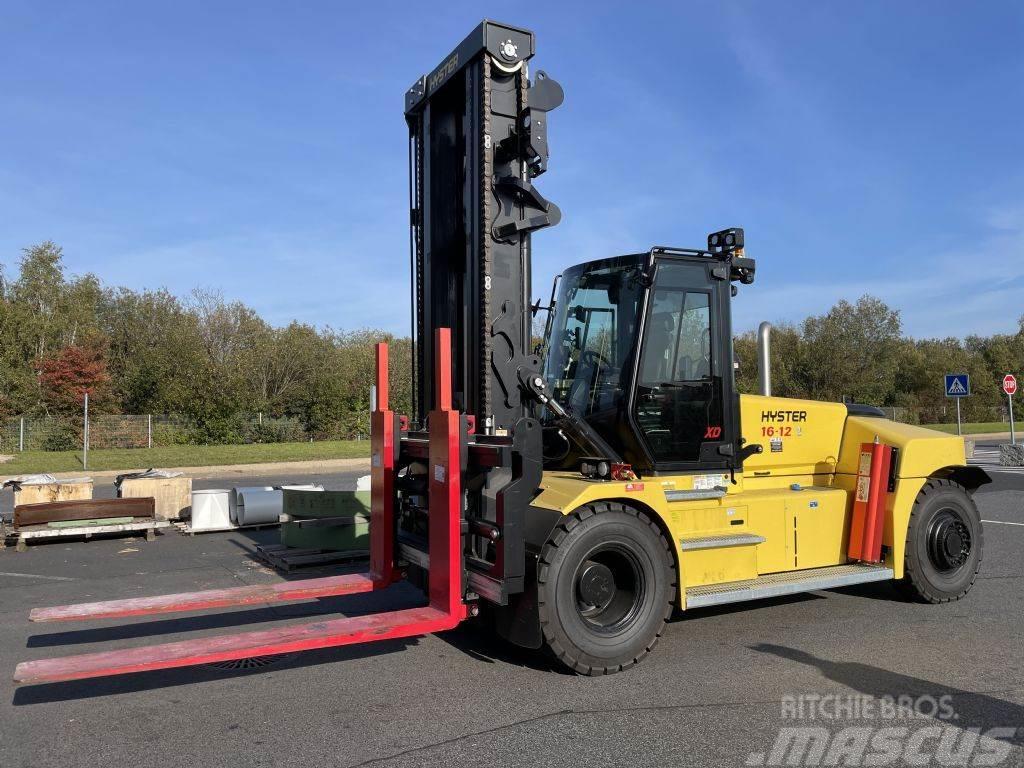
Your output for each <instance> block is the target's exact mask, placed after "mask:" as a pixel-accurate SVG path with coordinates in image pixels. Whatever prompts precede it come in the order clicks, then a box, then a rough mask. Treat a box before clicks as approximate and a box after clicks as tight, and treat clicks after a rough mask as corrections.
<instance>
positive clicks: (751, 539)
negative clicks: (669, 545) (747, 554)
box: [679, 533, 765, 552]
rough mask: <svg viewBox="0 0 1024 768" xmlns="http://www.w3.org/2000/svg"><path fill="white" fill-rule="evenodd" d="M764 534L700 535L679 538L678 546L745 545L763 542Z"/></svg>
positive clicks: (690, 548)
mask: <svg viewBox="0 0 1024 768" xmlns="http://www.w3.org/2000/svg"><path fill="white" fill-rule="evenodd" d="M764 542H765V538H764V536H757V535H756V534H753V533H734V534H725V535H722V536H701V537H699V538H692V539H680V540H679V548H680V549H681V550H683V551H684V552H685V551H688V550H693V549H722V548H724V547H745V546H748V545H750V544H763V543H764Z"/></svg>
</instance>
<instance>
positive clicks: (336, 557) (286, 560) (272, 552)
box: [256, 544, 370, 571]
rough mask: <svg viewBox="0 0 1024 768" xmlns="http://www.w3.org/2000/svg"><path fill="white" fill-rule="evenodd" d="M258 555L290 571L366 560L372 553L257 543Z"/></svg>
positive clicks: (275, 566) (275, 565)
mask: <svg viewBox="0 0 1024 768" xmlns="http://www.w3.org/2000/svg"><path fill="white" fill-rule="evenodd" d="M256 556H257V557H259V558H260V559H261V560H263V562H265V563H267V565H270V566H272V567H274V568H277V569H278V570H279V571H290V570H292V569H293V568H304V567H310V566H314V565H336V564H339V563H352V562H356V561H359V560H366V559H368V558H369V557H370V553H369V552H367V551H365V550H353V551H351V552H336V551H329V550H323V549H295V548H292V547H286V546H285V545H284V544H257V545H256Z"/></svg>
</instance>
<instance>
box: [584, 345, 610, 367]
mask: <svg viewBox="0 0 1024 768" xmlns="http://www.w3.org/2000/svg"><path fill="white" fill-rule="evenodd" d="M580 361H581V362H584V363H586V365H587V366H588V367H595V366H596V365H597V364H598V363H600V364H601V365H604V366H605V367H607V368H611V367H612V361H611V360H609V359H608V358H607V357H605V356H604V355H602V354H601V353H600V352H598V351H597V350H596V349H584V350H583V351H582V352H581V353H580Z"/></svg>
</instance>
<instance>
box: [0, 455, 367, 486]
mask: <svg viewBox="0 0 1024 768" xmlns="http://www.w3.org/2000/svg"><path fill="white" fill-rule="evenodd" d="M146 469H149V467H134V468H131V467H126V468H124V469H103V470H98V471H95V472H92V471H90V470H87V469H80V470H78V471H77V472H54V473H52V474H53V476H54V477H56V478H57V479H58V480H63V479H66V478H70V477H91V478H93V479H113V478H115V477H117V476H118V475H123V474H125V473H127V472H142V471H145V470H146ZM160 469H173V470H175V471H176V472H181V473H182V474H185V475H189V476H191V477H192V478H204V477H222V476H225V475H246V474H268V473H283V474H293V475H316V474H320V473H323V472H343V471H358V470H361V469H362V470H366V471H367V472H369V471H370V459H369V457H367V458H358V459H317V460H314V461H278V462H265V463H261V464H225V465H222V466H210V467H160ZM12 477H18V475H3V476H0V483H3V482H6V481H7V480H9V479H11V478H12Z"/></svg>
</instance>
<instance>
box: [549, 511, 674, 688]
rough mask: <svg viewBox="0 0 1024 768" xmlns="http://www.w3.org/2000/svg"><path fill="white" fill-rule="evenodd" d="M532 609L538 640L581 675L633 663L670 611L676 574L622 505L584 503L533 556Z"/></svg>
mask: <svg viewBox="0 0 1024 768" xmlns="http://www.w3.org/2000/svg"><path fill="white" fill-rule="evenodd" d="M537 592H538V594H537V607H538V611H539V613H540V622H541V629H542V630H543V633H544V640H545V642H546V643H547V645H548V647H549V648H550V650H551V651H552V653H554V655H555V656H556V657H557V658H558V659H559V660H560V661H561V662H562V663H563V664H565V665H566V666H568V667H570V668H572V669H573V670H575V671H576V672H579V673H581V674H585V675H604V674H609V673H612V672H618V671H620V670H622V669H627V668H628V667H631V666H633V665H634V664H636V663H637V662H638V661H640V659H642V658H643V657H644V656H646V655H647V654H648V653H650V651H651V649H653V648H654V646H655V644H656V643H657V642H658V637H659V636H660V635H661V633H662V631H663V629H664V627H665V621H666V620H667V619H668V617H669V615H670V613H671V611H672V601H673V600H674V599H675V594H676V569H675V562H674V560H673V557H672V550H671V549H670V547H669V543H668V542H667V541H666V540H665V537H664V536H662V534H661V531H660V530H659V528H658V527H657V526H656V525H655V524H654V523H653V522H652V521H651V519H650V518H649V517H647V515H645V514H644V513H642V512H639V511H637V510H635V509H632V508H630V507H627V506H625V505H623V504H618V503H613V502H601V503H596V504H588V505H586V506H584V507H581V508H580V509H578V510H576V511H575V512H574V513H572V514H571V515H567V516H566V517H564V518H563V519H562V520H561V521H560V522H559V523H558V525H557V526H555V529H554V531H552V533H551V536H550V537H549V538H548V541H547V543H546V544H545V545H544V549H543V550H542V552H541V556H540V561H539V563H538V572H537Z"/></svg>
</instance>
